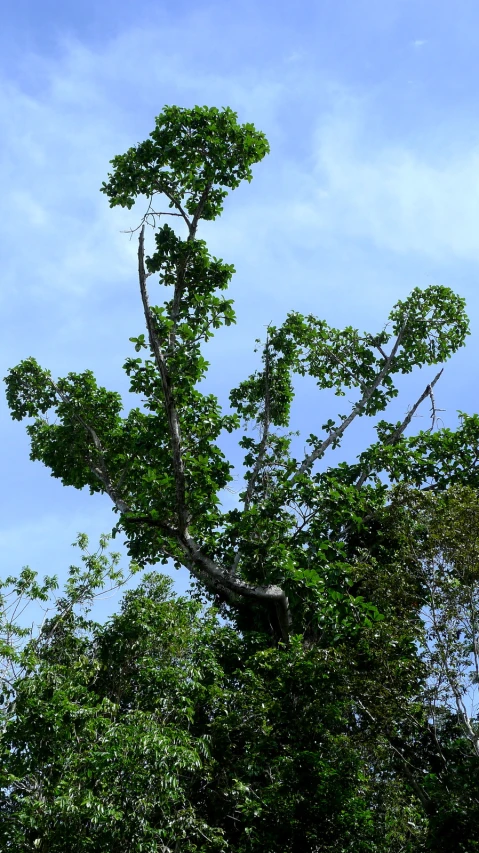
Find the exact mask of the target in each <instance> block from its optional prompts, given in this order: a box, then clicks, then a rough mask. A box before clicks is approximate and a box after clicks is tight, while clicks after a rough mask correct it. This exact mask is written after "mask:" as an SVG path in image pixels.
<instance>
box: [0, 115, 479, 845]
mask: <svg viewBox="0 0 479 853" xmlns="http://www.w3.org/2000/svg"><path fill="white" fill-rule="evenodd" d="M267 152H268V143H267V140H266V138H265V136H264V134H262V133H261V132H258V131H257V130H256V129H255V128H254V126H253V125H251V124H245V125H240V124H239V123H238V121H237V116H236V114H235V113H234V112H233V111H232V110H230V109H223V110H218V109H215V108H208V107H195V108H194V109H182V108H179V107H166V108H165V109H164V110H163V112H162V113H161V114H160V115H159V116H158V117H157V119H156V123H155V128H154V130H153V131H152V133H151V134H150V137H149V138H148V139H147V140H146V141H145V142H143V143H140V144H138V145H137V146H135V147H132V148H130V149H129V150H128V151H127V152H126V153H125V154H123V155H119V156H116V157H114V159H113V160H112V161H111V163H112V172H111V174H110V175H109V176H108V180H107V181H106V182H105V183H104V184H103V186H102V192H103V193H104V194H105V195H106V196H107V198H108V199H109V203H110V205H111V206H116V205H120V206H122V207H125V208H127V209H131V208H132V207H133V206H134V205H135V204H136V203H137V200H139V201H138V204H144V206H143V209H142V213H141V215H140V217H141V218H140V222H139V223H135V226H134V230H135V233H137V236H138V280H139V291H140V298H141V302H142V306H143V310H144V317H145V329H144V331H143V332H138V334H137V335H136V336H135V337H132V338H131V339H130V340H131V342H132V343H133V345H134V350H135V354H131V355H130V356H129V357H128V358H127V359H126V362H125V364H124V369H125V371H126V373H127V375H128V376H129V379H130V390H131V393H132V394H133V395H135V398H136V401H137V403H136V405H134V406H133V407H130V406H129V407H128V411H127V413H126V412H125V410H124V402H123V401H122V399H121V397H120V395H119V394H118V393H116V392H112V391H109V390H108V389H106V388H103V387H101V386H98V384H97V382H96V380H95V377H94V375H93V373H92V372H91V371H89V370H86V371H84V372H83V373H69V374H67V375H66V376H65V377H63V378H54V377H52V375H51V373H50V371H49V370H48V369H45V368H43V367H41V366H40V365H39V364H38V363H37V362H36V360H35V359H34V358H32V357H30V358H27V359H26V360H24V361H23V362H21V363H20V364H19V365H18V366H17V367H14V368H12V369H11V370H10V371H9V373H8V376H7V377H6V386H7V398H8V403H9V406H10V410H11V414H12V417H13V418H14V419H17V420H23V419H25V418H28V419H29V424H28V425H27V431H28V434H29V436H30V440H31V458H32V459H36V460H41V461H42V462H43V463H44V464H45V465H46V466H47V467H48V468H49V469H50V470H51V473H52V475H53V476H54V477H57V478H58V479H60V480H61V482H62V483H63V485H64V486H74V487H75V488H78V489H82V488H84V487H88V488H89V489H90V491H91V492H92V493H94V492H101V493H104V494H106V495H108V496H109V498H110V499H111V502H112V506H113V510H114V512H115V513H116V522H115V528H114V533H115V535H117V534H118V535H120V534H121V535H122V536H123V537H124V538H125V539H126V543H127V547H128V552H129V554H130V556H131V558H132V561H133V562H132V569H133V570H134V571H140V569H143V568H145V567H147V566H148V567H152V566H154V565H158V564H160V565H166V564H167V563H170V562H172V563H173V564H174V565H176V566H184V567H186V568H187V569H188V570H189V572H190V574H191V577H192V581H193V586H192V591H191V595H190V597H184V598H178V597H176V596H174V595H173V593H172V591H171V587H170V586H169V584H168V582H167V580H166V579H165V578H164V577H163V576H162V575H161V574H159V573H155V572H153V573H151V572H150V573H149V574H147V575H145V577H144V578H143V580H142V581H141V583H140V585H139V586H138V588H137V589H136V590H135V591H133V592H129V593H128V594H127V595H126V596H125V598H124V601H123V604H122V608H121V611H120V612H119V613H118V614H117V615H116V616H114V617H113V618H112V619H111V620H110V621H109V622H108V623H107V624H106V625H100V624H98V623H97V622H95V621H94V620H93V619H92V618H91V617H90V612H89V608H90V607H91V606H92V602H93V600H94V598H95V595H96V594H97V593H98V592H99V591H101V590H102V589H103V586H104V584H105V583H106V582H113V583H114V584H118V583H121V582H122V575H121V573H120V572H119V569H118V565H117V564H118V558H117V557H116V556H115V555H113V556H112V557H111V558H110V559H109V558H108V557H107V556H106V549H107V540H106V539H105V540H103V542H102V543H101V546H100V550H99V551H98V552H93V553H90V552H89V551H88V543H87V540H86V539H85V538H80V540H79V545H80V547H81V549H82V553H83V569H72V570H71V575H70V580H69V582H68V584H67V587H66V589H65V590H64V592H63V594H62V595H61V596H60V597H59V598H58V600H57V604H56V609H55V611H54V613H53V615H52V616H51V618H49V619H48V620H47V621H46V622H45V623H44V624H43V626H42V627H41V628H40V629H39V630H38V632H37V633H36V634H35V635H34V636H33V637H31V638H30V639H28V638H27V639H26V641H24V642H23V643H22V642H21V630H20V629H18V628H17V627H16V626H15V624H14V620H12V618H11V616H10V612H11V611H10V610H9V607H10V604H9V602H10V600H11V597H13V601H14V602H15V601H16V602H18V601H19V600H23V599H25V598H26V599H27V600H28V599H32V600H34V599H46V598H48V596H49V595H50V593H51V590H52V587H53V585H54V582H53V581H52V580H48V579H47V580H46V581H45V583H44V584H43V585H42V584H40V583H39V582H38V581H37V579H36V577H35V575H34V573H31V572H29V571H27V570H26V571H25V572H24V573H23V575H21V576H20V577H19V578H17V579H15V578H11V579H7V581H6V582H5V584H4V595H3V627H4V631H3V633H4V640H3V647H2V648H3V655H4V661H5V665H4V669H3V678H4V696H3V700H4V704H3V712H2V713H3V724H4V725H3V735H2V753H3V769H2V771H1V772H2V785H1V789H2V794H1V799H0V811H1V812H2V818H3V821H2V828H1V829H0V837H2V833H3V845H4V849H12V850H13V849H15V850H19V851H21V850H25V851H26V850H31V849H39V850H41V851H43V850H44V851H47V850H48V851H59V853H60V851H62V853H64V851H77V850H78V851H84V850H85V851H86V850H92V851H109V850H111V851H113V850H115V851H117V850H118V851H119V850H125V851H127V850H128V851H180V850H181V851H209V850H218V851H225V853H226V851H233V850H234V851H235V853H240V851H243V850H244V851H245V853H246V851H258V853H259V851H265V850H267V851H271V853H273V851H278V853H280V851H281V853H285V852H286V851H298V853H299V851H311V853H313V851H329V850H331V851H332V850H335V851H337V850H342V851H378V853H379V852H380V851H382V853H386V851H390V853H395V851H411V853H413V851H420V850H437V851H441V850H443V851H449V850H451V851H452V850H464V851H472V850H474V849H479V833H478V832H477V829H476V825H477V818H478V816H479V815H478V803H479V800H478V796H479V785H478V783H476V781H475V780H476V778H477V762H478V759H479V740H478V737H479V728H478V721H477V711H476V706H475V704H474V689H475V684H476V683H477V681H478V679H479V668H478V661H479V636H478V624H479V622H478V618H479V617H477V615H476V613H477V603H478V602H477V593H478V589H477V587H478V578H479V567H478V562H477V548H478V545H477V543H478V542H479V501H478V498H477V487H478V484H479V452H478V446H479V445H478V442H479V417H477V416H476V415H466V414H462V415H461V419H460V423H459V426H458V427H457V429H456V430H450V429H447V428H444V427H443V428H439V426H438V423H437V417H436V415H437V408H436V402H435V395H436V393H437V389H438V387H440V386H439V385H437V383H438V382H439V379H440V376H441V373H442V367H441V365H442V364H443V363H444V362H446V361H447V360H448V359H449V358H450V357H451V356H452V355H453V354H454V353H455V352H456V351H457V350H458V348H460V347H462V346H463V345H464V343H465V340H466V337H467V335H468V333H469V332H468V320H467V316H466V313H465V305H464V300H463V299H462V298H461V297H459V296H457V295H456V294H455V293H453V292H452V291H451V290H450V289H449V288H447V287H444V286H441V285H433V286H430V287H428V288H426V289H423V290H421V289H419V288H415V289H413V290H412V292H411V294H410V296H409V297H408V298H407V299H405V300H403V301H399V302H398V303H397V304H396V305H395V306H394V307H393V308H392V310H391V312H390V314H389V317H388V318H387V320H386V324H385V326H384V327H383V328H382V329H379V330H373V331H371V332H360V331H359V330H357V329H355V328H354V327H352V326H350V327H347V328H345V329H336V328H332V327H330V326H329V325H328V323H327V321H326V320H324V319H323V318H318V317H316V316H314V315H313V314H311V315H308V316H303V315H301V314H299V313H297V312H294V311H293V312H292V313H290V314H289V315H288V316H287V317H286V319H285V321H284V323H283V324H282V325H279V326H274V325H270V326H269V327H268V328H267V330H266V333H265V336H264V340H263V341H262V342H259V353H260V354H259V357H258V367H257V370H256V371H255V373H254V374H253V375H251V376H249V377H247V378H245V379H244V381H243V382H241V383H240V385H239V386H238V387H236V388H234V389H233V390H232V391H231V394H230V407H229V409H228V410H227V411H223V410H222V408H221V407H220V405H219V402H218V399H217V398H216V397H215V396H214V395H213V394H206V393H204V392H203V390H202V380H203V379H204V377H205V375H206V372H207V370H208V362H207V361H206V359H205V354H204V353H205V351H206V350H207V344H208V341H209V340H210V339H211V337H212V335H213V334H214V332H215V330H217V329H219V328H220V327H221V326H229V325H231V324H232V323H233V322H234V321H235V315H234V309H233V300H232V299H230V298H227V296H226V290H227V288H228V286H229V284H230V282H231V279H232V276H233V273H234V268H233V266H232V265H231V264H229V263H225V262H224V261H223V260H221V259H218V258H215V257H212V256H211V254H210V253H209V251H208V248H207V245H206V243H205V241H204V240H203V239H202V238H201V236H199V229H200V226H201V222H202V221H203V220H208V221H211V220H215V219H216V218H217V217H218V216H219V215H220V214H221V212H222V209H223V205H224V203H225V199H226V196H227V195H228V192H229V191H231V190H234V189H235V188H236V187H238V186H239V184H240V183H241V182H242V181H244V180H246V181H250V180H251V179H252V167H253V166H254V165H255V164H256V163H258V162H259V161H261V160H262V158H263V157H264V156H265V155H266V154H267ZM135 210H136V208H135ZM168 217H174V219H168ZM171 223H174V224H175V228H173V227H172V224H171ZM176 226H178V227H176ZM150 228H151V229H152V230H153V233H154V251H153V252H152V253H151V254H150V255H147V254H146V249H145V231H146V230H147V229H150ZM150 277H151V278H150ZM150 282H152V283H150ZM161 293H163V294H164V301H161V299H159V300H158V294H161ZM151 294H154V295H153V296H151ZM157 300H158V301H159V302H160V303H161V304H155V302H156V301H157ZM420 368H426V370H428V371H430V375H429V377H428V379H427V380H426V383H425V387H424V391H423V393H422V394H421V395H420V396H419V398H418V400H417V401H416V403H415V404H414V405H413V406H412V407H411V408H410V410H409V411H408V413H407V414H406V415H405V417H404V419H403V420H401V421H399V422H391V421H388V420H387V419H386V410H387V407H388V404H389V403H390V402H391V401H392V400H393V399H394V398H395V397H396V396H397V394H398V382H399V381H400V378H401V376H403V375H405V374H409V373H411V372H412V371H413V370H415V369H420ZM301 376H308V377H310V378H311V379H313V380H314V382H315V383H316V385H317V389H318V398H319V399H321V393H320V392H321V391H326V390H331V389H332V390H333V391H334V393H335V394H336V395H337V396H338V397H339V398H342V402H343V405H344V409H343V412H342V413H341V414H340V415H338V416H331V417H330V418H329V419H328V420H326V422H325V423H323V424H322V425H320V424H319V423H318V415H317V412H318V411H320V408H319V404H318V405H317V404H316V402H315V401H314V400H312V401H311V423H309V424H306V425H305V433H304V440H305V448H306V450H305V452H304V454H303V455H301V456H299V457H297V456H296V455H295V453H294V452H293V447H296V444H294V445H293V435H292V432H291V428H290V415H291V406H292V403H293V400H294V393H295V381H296V378H297V377H301ZM351 396H353V397H354V401H353V402H352V403H350V404H348V403H347V402H346V401H347V399H348V398H349V397H351ZM421 405H426V406H429V408H430V414H431V421H430V424H429V425H428V428H427V429H424V430H422V431H419V432H418V433H415V434H414V433H411V424H412V421H413V418H414V416H415V414H416V412H417V411H418V409H419V407H420V406H421ZM383 413H384V415H383ZM364 417H368V418H371V419H372V422H373V424H374V429H375V433H376V438H375V440H374V441H373V443H372V444H371V445H370V446H369V447H365V448H364V449H363V451H362V452H361V453H360V454H359V456H358V457H357V459H355V460H354V461H352V462H345V461H339V462H336V461H335V451H337V450H338V448H340V446H341V442H342V439H343V436H344V434H345V432H346V430H348V429H349V427H350V426H351V425H352V424H353V422H354V421H355V420H356V419H357V418H364ZM321 419H322V418H321ZM311 430H313V432H311ZM225 431H226V432H228V433H232V434H237V435H238V442H239V446H240V447H241V448H242V450H243V451H244V469H245V477H244V487H243V489H242V491H241V492H240V494H239V497H238V501H237V503H236V505H235V506H234V508H232V509H231V508H229V509H228V508H225V507H224V506H223V503H222V495H223V493H224V489H225V488H226V487H227V486H228V483H230V482H231V480H232V476H233V466H232V464H231V462H230V461H229V460H228V459H227V458H226V456H225V454H224V452H223V450H222V449H221V436H222V435H223V434H224V432H225ZM9 596H10V598H9ZM461 845H462V846H461Z"/></svg>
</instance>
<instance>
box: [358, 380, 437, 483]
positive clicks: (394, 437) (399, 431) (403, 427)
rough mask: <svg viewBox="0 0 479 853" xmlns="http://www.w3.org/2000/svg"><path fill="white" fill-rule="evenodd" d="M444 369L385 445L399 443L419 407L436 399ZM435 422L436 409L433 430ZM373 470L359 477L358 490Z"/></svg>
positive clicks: (427, 387) (428, 386)
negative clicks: (433, 393) (428, 399)
mask: <svg viewBox="0 0 479 853" xmlns="http://www.w3.org/2000/svg"><path fill="white" fill-rule="evenodd" d="M443 369H444V368H442V369H441V370H440V371H439V373H437V374H436V376H435V377H434V379H433V380H432V382H430V383H429V384H428V385H427V386H426V388H425V389H424V391H423V392H422V394H421V396H420V397H419V399H418V400H416V402H415V403H414V406H413V407H412V408H411V409H410V410H409V412H408V413H407V415H406V417H405V418H404V420H403V422H402V423H401V424H399V426H398V428H397V429H395V430H394V432H393V433H391V435H390V436H389V437H388V438H387V439H386V441H385V442H384V444H385V445H391V444H396V442H397V441H399V439H400V438H401V435H402V434H403V432H404V431H405V430H406V429H407V427H408V426H409V424H410V423H411V421H412V419H413V417H414V415H415V414H416V412H417V410H418V408H419V406H420V405H421V403H423V402H424V400H425V399H426V397H430V398H431V399H432V400H434V397H433V395H432V389H433V388H434V386H435V384H436V382H437V381H438V379H440V377H441V375H442V372H443ZM435 421H436V409H435V408H433V415H432V425H431V429H432V428H433V427H434V424H435ZM371 470H372V469H371V468H368V469H365V470H364V471H363V472H362V474H361V476H360V477H359V479H358V480H357V481H356V483H355V485H356V488H358V489H360V488H361V486H362V485H363V484H364V483H365V481H366V480H367V478H368V477H369V475H370V473H371Z"/></svg>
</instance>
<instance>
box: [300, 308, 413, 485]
mask: <svg viewBox="0 0 479 853" xmlns="http://www.w3.org/2000/svg"><path fill="white" fill-rule="evenodd" d="M405 331H406V323H405V324H404V325H403V326H402V328H401V329H400V331H399V333H398V336H397V338H396V341H395V343H394V346H393V348H392V350H391V352H390V354H389V355H388V357H387V359H386V361H385V363H384V365H383V367H382V368H381V370H380V371H379V373H378V374H377V376H376V379H375V380H374V382H373V383H372V384H371V385H370V386H369V388H367V389H366V391H365V392H364V394H363V396H362V397H361V399H360V400H359V402H358V403H356V405H355V406H354V408H353V410H352V412H351V414H350V415H349V416H348V417H347V418H345V419H344V421H342V423H341V424H340V425H339V426H338V428H337V429H335V430H332V432H331V433H330V434H329V436H328V438H327V439H325V441H323V442H322V444H320V445H319V447H317V448H316V449H315V450H313V451H312V453H310V454H309V455H308V456H306V458H305V459H304V461H303V462H302V464H301V465H300V467H299V469H298V471H297V472H296V473H295V474H293V475H292V478H293V479H294V478H295V477H296V476H297V475H298V474H304V473H305V472H306V471H307V470H308V469H309V468H310V467H311V465H312V464H313V463H314V462H315V461H316V459H319V458H320V457H321V456H323V454H324V453H325V451H326V450H327V449H328V447H329V446H330V445H331V444H333V442H335V441H337V439H338V438H340V437H341V436H342V434H343V432H344V431H345V430H346V429H347V428H348V426H350V424H351V423H352V422H353V420H354V419H355V418H356V417H357V416H358V415H359V414H361V412H362V410H363V409H364V407H365V406H366V405H367V403H368V402H369V400H370V399H371V397H372V396H373V394H374V392H375V391H376V389H377V388H379V386H380V385H381V383H382V381H383V379H384V378H385V377H386V376H387V375H388V373H389V371H390V369H391V365H392V364H393V362H394V359H395V357H396V355H397V351H398V349H399V347H400V345H401V341H402V338H403V336H404V332H405Z"/></svg>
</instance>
